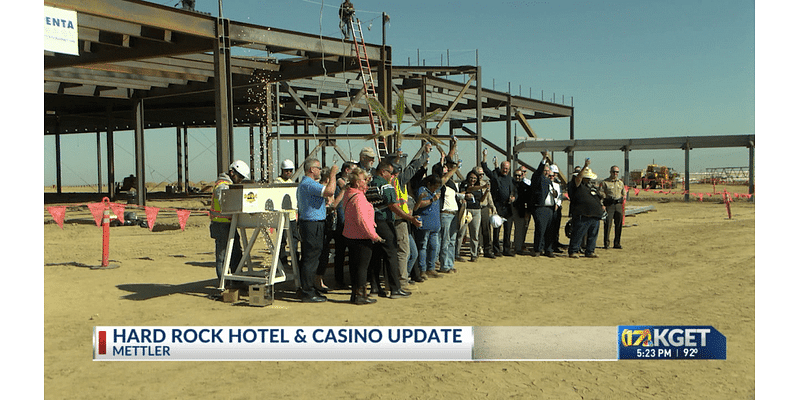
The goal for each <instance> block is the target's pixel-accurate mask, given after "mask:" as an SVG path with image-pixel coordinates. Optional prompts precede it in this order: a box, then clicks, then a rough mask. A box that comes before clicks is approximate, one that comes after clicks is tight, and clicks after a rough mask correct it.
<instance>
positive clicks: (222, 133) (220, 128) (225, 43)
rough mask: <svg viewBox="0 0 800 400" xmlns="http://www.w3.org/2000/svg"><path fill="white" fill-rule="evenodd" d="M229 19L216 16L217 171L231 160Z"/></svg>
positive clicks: (231, 96)
mask: <svg viewBox="0 0 800 400" xmlns="http://www.w3.org/2000/svg"><path fill="white" fill-rule="evenodd" d="M229 23H230V21H229V20H227V19H223V18H217V45H216V46H214V93H215V94H216V99H215V100H216V102H215V104H216V117H217V173H221V172H225V171H227V169H228V166H229V165H230V163H231V162H232V161H233V88H232V87H231V52H230V50H231V45H230V37H229V33H228V29H229Z"/></svg>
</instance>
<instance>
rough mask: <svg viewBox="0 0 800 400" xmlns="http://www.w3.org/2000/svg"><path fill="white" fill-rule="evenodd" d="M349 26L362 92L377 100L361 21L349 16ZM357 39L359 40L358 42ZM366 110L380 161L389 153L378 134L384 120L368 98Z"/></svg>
mask: <svg viewBox="0 0 800 400" xmlns="http://www.w3.org/2000/svg"><path fill="white" fill-rule="evenodd" d="M350 27H351V28H352V31H353V43H354V44H355V46H356V56H358V65H359V68H360V69H361V80H362V81H363V82H364V94H365V95H366V97H367V99H373V100H375V101H378V96H377V93H376V92H375V81H374V80H373V79H372V69H371V68H370V66H369V58H368V57H367V45H366V44H365V43H364V33H363V31H362V30H361V21H360V20H359V19H357V18H351V19H350ZM359 39H360V40H361V42H359ZM367 110H368V113H369V123H370V125H371V126H372V134H373V135H375V139H374V141H375V149H376V150H377V152H378V161H380V160H381V159H382V158H384V157H386V156H387V155H388V154H389V147H388V146H387V144H386V137H381V136H379V135H380V133H382V132H383V131H384V130H385V128H384V125H383V123H384V121H383V119H382V118H381V116H380V114H378V113H376V112H375V110H374V109H373V108H372V104H371V103H370V102H369V100H367Z"/></svg>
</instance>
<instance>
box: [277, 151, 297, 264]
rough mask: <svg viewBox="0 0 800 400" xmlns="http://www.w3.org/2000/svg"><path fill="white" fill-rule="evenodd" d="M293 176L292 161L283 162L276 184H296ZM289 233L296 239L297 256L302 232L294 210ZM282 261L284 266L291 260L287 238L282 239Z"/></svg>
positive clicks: (290, 219)
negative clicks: (287, 249) (298, 226)
mask: <svg viewBox="0 0 800 400" xmlns="http://www.w3.org/2000/svg"><path fill="white" fill-rule="evenodd" d="M292 175H294V162H293V161H292V160H289V159H286V160H283V161H282V162H281V174H280V175H278V177H277V178H275V182H277V183H294V181H293V180H292ZM289 231H291V232H292V237H293V238H294V244H295V254H297V244H298V243H300V230H299V229H298V228H297V211H295V210H292V211H291V212H290V213H289ZM280 246H281V247H280V249H281V251H280V255H279V257H280V259H281V262H283V263H284V264H288V260H289V252H287V251H286V237H285V236H282V237H281V245H280Z"/></svg>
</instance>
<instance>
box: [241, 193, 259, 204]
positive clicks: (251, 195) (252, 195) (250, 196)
mask: <svg viewBox="0 0 800 400" xmlns="http://www.w3.org/2000/svg"><path fill="white" fill-rule="evenodd" d="M256 197H258V196H256V193H255V192H249V193H247V194H245V195H244V199H245V200H246V201H247V202H248V203H252V202H254V201H256Z"/></svg>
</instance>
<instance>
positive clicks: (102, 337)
mask: <svg viewBox="0 0 800 400" xmlns="http://www.w3.org/2000/svg"><path fill="white" fill-rule="evenodd" d="M97 336H98V337H97V354H106V331H100V332H98V334H97Z"/></svg>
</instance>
